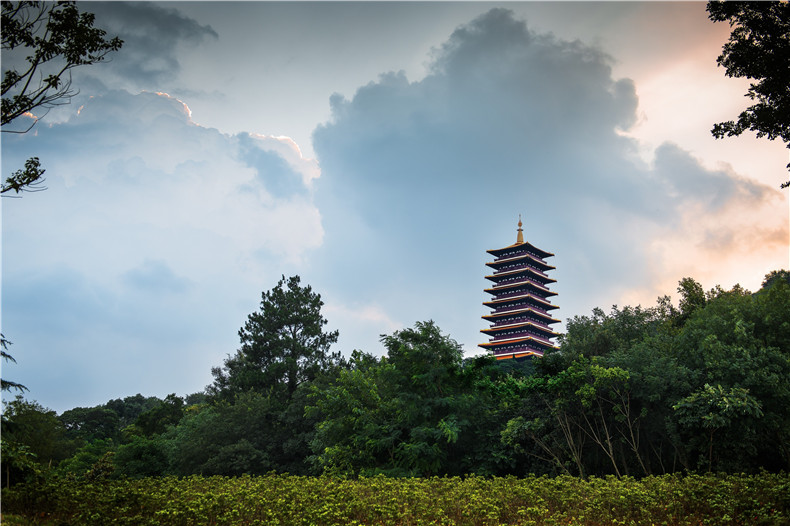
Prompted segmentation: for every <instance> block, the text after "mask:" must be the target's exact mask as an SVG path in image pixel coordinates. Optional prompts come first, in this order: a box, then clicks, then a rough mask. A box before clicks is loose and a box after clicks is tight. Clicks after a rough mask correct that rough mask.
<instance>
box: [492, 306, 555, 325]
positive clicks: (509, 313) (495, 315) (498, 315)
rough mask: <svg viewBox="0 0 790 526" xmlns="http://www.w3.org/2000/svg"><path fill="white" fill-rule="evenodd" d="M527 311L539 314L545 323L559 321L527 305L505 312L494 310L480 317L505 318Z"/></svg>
mask: <svg viewBox="0 0 790 526" xmlns="http://www.w3.org/2000/svg"><path fill="white" fill-rule="evenodd" d="M558 308H559V307H558ZM527 312H531V313H532V314H534V315H535V316H539V317H541V318H543V319H545V320H546V323H548V324H551V323H559V322H560V320H558V319H556V318H552V317H551V316H549V315H548V314H544V313H542V312H538V311H536V310H535V309H532V308H529V307H528V308H526V309H518V310H512V311H507V312H496V313H491V314H485V315H484V316H481V318H483V319H484V320H493V319H496V318H506V317H508V316H520V315H522V314H525V313H527Z"/></svg>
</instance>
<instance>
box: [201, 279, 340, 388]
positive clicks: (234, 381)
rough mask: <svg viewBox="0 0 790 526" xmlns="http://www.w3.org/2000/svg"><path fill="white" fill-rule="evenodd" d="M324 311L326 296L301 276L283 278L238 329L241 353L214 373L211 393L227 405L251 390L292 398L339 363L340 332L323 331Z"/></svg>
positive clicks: (264, 295) (238, 352) (217, 368)
mask: <svg viewBox="0 0 790 526" xmlns="http://www.w3.org/2000/svg"><path fill="white" fill-rule="evenodd" d="M322 306H323V301H321V295H320V294H317V293H315V292H313V290H312V288H311V287H310V286H309V285H308V286H305V287H302V286H301V285H300V279H299V276H293V277H291V278H288V280H286V279H285V276H283V277H282V279H281V280H280V281H279V282H278V283H277V286H276V287H275V288H273V289H272V290H270V291H266V292H264V293H263V294H262V299H261V307H260V310H259V311H258V312H254V313H252V314H250V315H249V316H248V317H247V322H246V323H245V324H244V327H242V328H241V329H239V338H240V340H241V348H240V349H239V350H238V351H237V352H236V354H235V355H234V356H229V357H228V358H227V359H226V360H225V364H224V367H222V368H219V367H215V368H214V369H212V371H211V372H212V374H213V375H214V384H213V385H211V386H209V389H208V390H209V392H210V393H211V394H213V395H214V396H216V397H218V398H222V399H224V400H226V401H230V400H232V399H233V396H234V395H236V394H239V393H243V392H246V391H250V390H254V391H259V392H266V391H270V392H272V393H273V394H274V395H275V396H276V397H278V398H281V399H288V398H290V397H292V396H293V394H294V393H295V392H296V388H297V387H298V386H299V385H300V384H302V383H304V382H309V381H310V380H313V379H314V378H316V377H317V376H318V374H319V373H320V372H321V371H322V370H324V369H326V368H329V367H331V366H332V365H333V364H336V363H338V362H339V361H340V359H341V358H340V354H339V353H330V352H329V347H330V345H331V344H333V343H335V342H336V341H337V338H338V333H337V331H332V332H324V326H325V325H326V323H327V321H326V320H325V319H324V317H323V316H322V315H321V307H322Z"/></svg>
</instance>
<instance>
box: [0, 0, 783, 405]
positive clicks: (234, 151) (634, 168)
mask: <svg viewBox="0 0 790 526" xmlns="http://www.w3.org/2000/svg"><path fill="white" fill-rule="evenodd" d="M79 6H80V8H81V9H83V10H88V11H91V12H93V13H95V14H96V25H97V26H99V27H102V28H105V29H107V30H108V32H109V33H110V34H112V35H118V36H120V37H121V38H122V39H123V40H124V41H125V43H124V46H123V48H122V49H121V50H120V51H119V52H117V53H115V54H113V55H112V58H111V60H110V61H107V62H105V63H102V64H98V65H91V66H85V67H82V68H77V69H75V70H73V71H74V73H73V85H74V87H76V88H78V89H79V94H78V95H76V96H75V97H73V98H72V100H71V103H70V104H69V105H65V106H60V107H57V108H55V109H52V110H51V111H49V112H48V113H46V115H38V116H39V117H41V118H40V120H39V122H38V123H37V124H36V125H35V127H34V128H33V129H32V130H31V131H30V132H28V133H26V134H10V133H4V134H2V173H3V177H4V178H5V177H7V176H8V175H9V174H10V173H11V172H13V171H14V170H16V169H18V168H19V167H21V166H22V164H23V163H24V160H25V159H27V158H28V157H30V156H34V155H35V156H37V157H39V158H40V159H41V162H42V165H43V166H44V168H46V174H45V177H46V187H47V189H46V190H45V191H42V192H37V193H28V194H25V195H24V196H23V197H22V198H20V199H13V198H11V199H9V198H3V199H2V200H1V201H2V202H1V203H0V206H2V236H3V238H2V332H3V334H4V335H5V336H6V338H8V339H9V340H10V341H11V342H13V345H12V346H11V347H10V349H9V352H10V353H11V354H12V355H13V356H14V358H15V359H16V361H17V363H6V364H3V368H2V375H3V378H7V379H10V380H13V381H16V382H20V383H22V384H24V385H26V386H27V387H28V388H29V390H30V391H29V392H28V393H26V397H27V398H28V399H33V400H37V401H38V402H39V403H41V404H42V405H44V406H45V407H49V408H51V409H53V410H55V411H58V412H62V411H64V410H67V409H70V408H73V407H78V406H82V407H87V406H93V405H99V404H103V403H105V402H107V401H108V400H111V399H115V398H122V397H125V396H130V395H134V394H136V393H142V394H144V395H146V396H159V397H164V396H166V395H167V394H169V393H176V394H178V395H182V396H183V395H186V394H189V393H194V392H198V391H201V390H202V389H203V388H204V387H205V386H206V385H208V384H210V383H211V381H212V376H211V368H212V367H217V366H221V365H222V363H223V360H224V359H225V358H226V357H227V356H228V355H230V354H233V353H234V352H235V351H236V349H237V348H238V346H239V341H238V329H239V328H240V327H241V326H242V325H243V324H244V322H245V320H246V317H247V315H248V314H250V313H252V312H254V311H256V310H257V309H258V308H259V304H260V300H261V293H262V292H263V291H266V290H269V289H271V288H272V287H274V286H275V285H276V284H277V282H278V281H279V280H280V278H281V277H282V276H286V277H288V276H293V275H299V276H300V277H301V279H302V282H303V283H304V284H309V285H310V286H311V287H312V288H313V289H314V290H315V291H316V292H318V293H320V294H321V297H322V299H323V301H324V308H323V311H322V312H323V315H324V317H325V318H326V319H327V320H328V325H327V328H328V329H337V330H339V332H340V339H339V341H338V343H337V344H336V345H335V346H334V348H333V350H339V351H341V352H342V353H343V354H345V355H350V353H351V351H352V350H353V349H360V350H362V351H366V352H369V353H372V354H374V355H382V354H384V349H383V347H382V345H381V344H380V342H379V338H380V336H381V335H382V334H392V333H393V332H394V331H396V330H401V329H405V328H408V327H412V326H413V325H414V324H415V322H417V321H426V320H429V319H430V320H434V321H435V322H436V323H437V325H438V326H439V327H440V328H441V329H442V331H443V332H444V333H445V334H448V335H449V336H450V337H452V338H453V339H455V340H456V341H458V342H459V343H460V344H461V345H462V346H463V347H464V349H465V353H466V355H467V356H472V355H474V354H478V353H480V352H482V351H481V349H480V348H479V347H477V345H478V344H479V343H483V342H484V341H486V340H487V338H486V337H485V335H483V334H481V333H480V330H481V329H484V328H486V323H485V321H484V320H482V319H481V316H483V315H485V314H487V313H488V310H487V309H486V308H485V307H484V306H483V305H482V302H483V301H486V299H487V298H488V295H487V294H486V293H484V292H483V289H484V288H486V287H488V286H489V285H490V282H488V281H487V280H486V279H485V275H487V274H488V273H489V271H490V269H489V268H488V267H486V266H485V263H486V262H487V261H490V260H491V259H492V257H491V256H490V255H488V254H486V250H488V249H495V248H501V247H504V246H507V245H510V244H512V243H514V242H515V240H516V227H517V222H518V220H519V216H521V218H522V221H523V223H524V236H525V238H526V240H527V241H529V242H531V243H532V244H533V245H535V246H538V247H540V248H541V249H544V250H547V251H549V252H552V253H554V254H555V256H554V257H552V258H550V260H549V263H551V264H552V265H554V266H555V267H556V270H554V271H552V272H551V276H552V277H553V278H554V279H556V280H557V282H556V283H555V284H553V285H552V286H551V289H552V290H553V291H555V292H557V293H558V295H557V296H555V297H554V298H553V302H554V303H555V304H556V305H558V306H559V307H560V309H559V310H557V311H553V313H554V314H555V317H557V318H559V319H561V320H562V323H561V324H560V325H559V326H555V328H556V329H557V330H559V331H562V330H563V328H564V326H565V323H566V322H567V320H568V319H572V318H573V317H575V316H584V315H589V314H590V313H591V311H592V309H593V308H595V307H600V308H603V309H604V310H609V309H610V308H611V306H613V305H619V306H623V305H632V306H636V305H642V306H644V307H650V306H653V305H655V302H656V299H657V298H658V297H659V296H663V295H673V294H674V293H675V291H676V288H677V284H678V281H679V280H680V279H682V278H684V277H687V276H688V277H693V278H694V279H696V280H697V281H699V282H700V283H701V284H702V285H703V287H705V288H706V289H709V288H712V287H714V286H715V285H721V286H723V287H724V288H730V287H732V286H733V285H735V284H736V283H737V284H740V285H742V286H743V287H745V288H747V289H749V290H757V289H759V287H760V284H761V283H762V280H763V278H764V276H765V274H767V273H768V272H770V271H772V270H778V269H782V268H788V267H790V263H789V262H788V258H790V229H789V228H788V223H789V222H790V206H789V205H788V195H787V191H786V190H784V191H783V190H780V189H779V185H780V184H781V183H782V182H783V181H785V180H786V178H787V174H786V171H785V168H784V167H785V165H786V164H787V162H788V150H787V149H786V148H785V147H784V145H783V144H782V143H781V142H778V141H776V142H771V141H768V140H767V139H760V140H758V139H756V138H754V137H753V136H752V135H744V136H742V137H739V138H729V139H725V140H715V139H713V138H712V137H711V135H710V129H711V128H712V125H713V123H715V122H720V121H723V120H729V119H733V118H735V117H736V116H737V114H738V113H739V112H740V111H742V110H743V109H744V108H745V107H746V105H747V103H748V100H747V99H746V98H744V96H743V95H744V93H745V92H746V88H747V87H748V82H747V81H745V80H743V79H731V78H727V77H726V76H725V75H724V70H723V69H722V68H719V67H717V65H716V57H717V56H718V55H719V54H720V52H721V46H722V44H723V43H724V42H725V41H726V39H727V37H728V35H729V31H730V29H729V27H728V26H727V25H725V24H713V23H712V22H710V21H709V20H708V19H707V16H706V15H707V13H706V12H705V4H704V3H700V2H697V3H679V2H678V3H674V2H673V3H658V2H640V3H630V2H614V3H596V2H583V3H575V2H548V3H542V2H526V3H522V2H505V3H493V2H483V3H477V2H461V3H456V2H438V3H422V2H403V3H401V2H397V3H396V2H350V3H339V2H320V3H311V2H291V3H276V2H238V3H234V2H197V3H192V2H173V3H121V2H113V3H98V2H89V3H81V4H79ZM15 60H16V57H14V56H12V55H10V54H8V53H6V52H3V56H2V61H3V65H4V67H7V66H8V65H10V64H14V61H15ZM675 301H677V298H675ZM4 396H8V394H4Z"/></svg>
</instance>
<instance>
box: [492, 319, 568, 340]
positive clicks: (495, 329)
mask: <svg viewBox="0 0 790 526" xmlns="http://www.w3.org/2000/svg"><path fill="white" fill-rule="evenodd" d="M523 327H534V328H535V329H537V330H539V331H542V332H545V333H546V334H550V335H551V336H549V338H553V337H554V336H559V334H558V333H556V332H554V331H552V330H551V329H549V328H548V327H541V326H540V325H538V324H537V323H534V322H531V321H527V322H521V323H514V324H513V325H501V326H499V327H489V328H488V329H481V330H480V332H482V333H483V334H489V335H491V334H495V333H497V332H503V331H509V330H513V329H521V328H523Z"/></svg>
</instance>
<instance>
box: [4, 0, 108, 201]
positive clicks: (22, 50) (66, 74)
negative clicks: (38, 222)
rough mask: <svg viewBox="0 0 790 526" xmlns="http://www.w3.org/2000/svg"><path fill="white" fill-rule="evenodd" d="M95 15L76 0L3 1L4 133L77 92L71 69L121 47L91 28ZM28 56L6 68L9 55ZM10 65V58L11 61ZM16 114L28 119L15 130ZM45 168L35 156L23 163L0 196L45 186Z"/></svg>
mask: <svg viewBox="0 0 790 526" xmlns="http://www.w3.org/2000/svg"><path fill="white" fill-rule="evenodd" d="M94 18H95V16H94V15H93V14H92V13H80V12H79V10H78V9H77V6H76V3H75V2H35V1H34V2H29V1H25V2H3V3H2V36H3V44H2V49H3V52H4V53H9V55H8V56H4V57H3V66H4V68H3V80H2V85H1V88H0V91H1V92H2V131H3V132H9V133H26V132H28V131H30V129H31V128H32V127H33V126H34V125H35V124H36V122H37V121H38V119H39V118H40V117H38V116H35V115H33V114H32V112H33V111H34V110H37V109H41V110H44V113H45V114H46V112H47V111H49V110H50V109H51V108H53V107H55V106H59V105H62V104H68V103H69V102H70V100H71V97H73V96H74V95H76V94H77V91H76V90H75V89H73V88H72V79H71V70H72V69H73V68H75V67H77V66H83V65H90V64H95V63H97V62H101V61H103V60H104V59H105V57H106V56H107V54H109V53H110V52H112V51H117V50H118V49H120V48H121V46H122V45H123V41H122V40H121V39H119V38H118V37H114V38H112V39H109V40H108V39H106V38H105V35H106V31H104V30H103V29H99V28H95V27H93V23H94ZM23 55H26V56H25V58H24V60H22V61H21V67H19V69H17V66H16V65H12V66H11V67H8V68H6V65H7V64H8V63H9V60H8V58H10V57H12V56H20V57H21V56H23ZM10 62H11V63H12V64H13V61H10ZM20 117H27V118H30V119H32V120H31V121H30V122H29V123H26V124H24V125H22V126H20V127H17V128H16V129H8V128H7V126H8V125H10V124H12V123H15V122H17V119H19V118H20ZM43 174H44V170H43V169H42V168H41V163H40V162H39V159H38V158H37V157H31V158H30V159H28V160H27V161H26V162H25V167H24V169H20V170H17V171H16V172H14V173H13V174H12V175H11V176H10V177H8V178H7V179H6V180H5V182H3V183H2V186H1V187H0V194H5V193H6V192H10V191H12V190H13V191H14V192H15V193H17V194H18V193H20V192H22V191H25V190H28V191H35V190H43V189H44V188H43V187H41V186H40V184H41V183H42V181H43V179H42V176H43Z"/></svg>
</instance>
